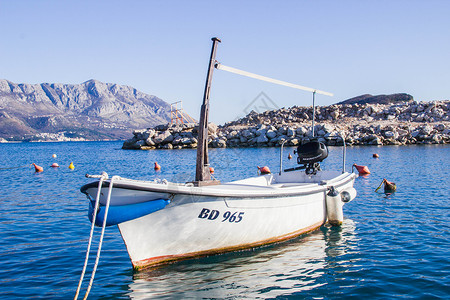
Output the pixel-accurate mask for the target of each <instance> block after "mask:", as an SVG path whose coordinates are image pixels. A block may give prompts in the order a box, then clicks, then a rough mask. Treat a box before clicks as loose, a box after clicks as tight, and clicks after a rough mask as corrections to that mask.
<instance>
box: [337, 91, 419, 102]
mask: <svg viewBox="0 0 450 300" xmlns="http://www.w3.org/2000/svg"><path fill="white" fill-rule="evenodd" d="M412 100H414V98H413V96H411V95H409V94H405V93H400V94H391V95H377V96H374V95H370V94H365V95H361V96H358V97H354V98H350V99H348V100H345V101H342V102H339V103H338V104H355V103H357V104H365V103H369V104H376V103H378V104H394V103H398V102H408V101H412Z"/></svg>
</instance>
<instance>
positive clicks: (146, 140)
mask: <svg viewBox="0 0 450 300" xmlns="http://www.w3.org/2000/svg"><path fill="white" fill-rule="evenodd" d="M216 132H217V126H216V125H215V124H213V123H210V124H209V126H208V136H209V140H210V141H211V140H212V139H213V137H215V136H216ZM197 136H198V124H194V123H185V124H173V125H169V124H165V125H158V126H156V127H154V128H147V129H142V130H134V131H133V137H132V138H131V139H129V140H126V141H125V142H124V143H123V146H122V148H123V149H137V150H139V149H140V150H152V149H182V148H197V142H198V141H197Z"/></svg>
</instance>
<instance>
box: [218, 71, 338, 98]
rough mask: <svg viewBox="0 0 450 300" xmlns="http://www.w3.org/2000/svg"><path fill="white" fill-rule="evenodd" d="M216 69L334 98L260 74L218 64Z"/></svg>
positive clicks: (325, 93)
mask: <svg viewBox="0 0 450 300" xmlns="http://www.w3.org/2000/svg"><path fill="white" fill-rule="evenodd" d="M215 67H216V69H219V70H223V71H227V72H231V73H234V74H238V75H242V76H247V77H250V78H254V79H258V80H262V81H267V82H271V83H275V84H279V85H284V86H287V87H291V88H294V89H298V90H303V91H308V92H312V93H314V92H316V93H317V94H322V95H325V96H333V94H332V93H328V92H324V91H320V90H316V89H313V88H309V87H306V86H301V85H298V84H293V83H289V82H286V81H281V80H278V79H273V78H270V77H266V76H262V75H258V74H254V73H250V72H247V71H243V70H239V69H236V68H232V67H228V66H224V65H222V64H220V63H216V64H215Z"/></svg>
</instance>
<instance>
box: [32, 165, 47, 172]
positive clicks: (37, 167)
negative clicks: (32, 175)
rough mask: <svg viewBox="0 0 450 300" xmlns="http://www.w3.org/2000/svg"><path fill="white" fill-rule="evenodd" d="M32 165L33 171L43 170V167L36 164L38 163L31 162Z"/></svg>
mask: <svg viewBox="0 0 450 300" xmlns="http://www.w3.org/2000/svg"><path fill="white" fill-rule="evenodd" d="M32 165H33V166H34V171H35V172H36V173H40V172H43V171H44V168H43V167H41V166H38V165H37V164H35V163H32Z"/></svg>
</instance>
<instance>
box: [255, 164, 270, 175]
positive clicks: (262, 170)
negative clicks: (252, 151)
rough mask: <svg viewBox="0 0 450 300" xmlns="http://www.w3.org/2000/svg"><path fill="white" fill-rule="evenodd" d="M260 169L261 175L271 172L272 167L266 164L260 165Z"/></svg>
mask: <svg viewBox="0 0 450 300" xmlns="http://www.w3.org/2000/svg"><path fill="white" fill-rule="evenodd" d="M258 171H259V172H261V175H264V174H270V169H269V167H268V166H264V167H262V168H260V167H258Z"/></svg>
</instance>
